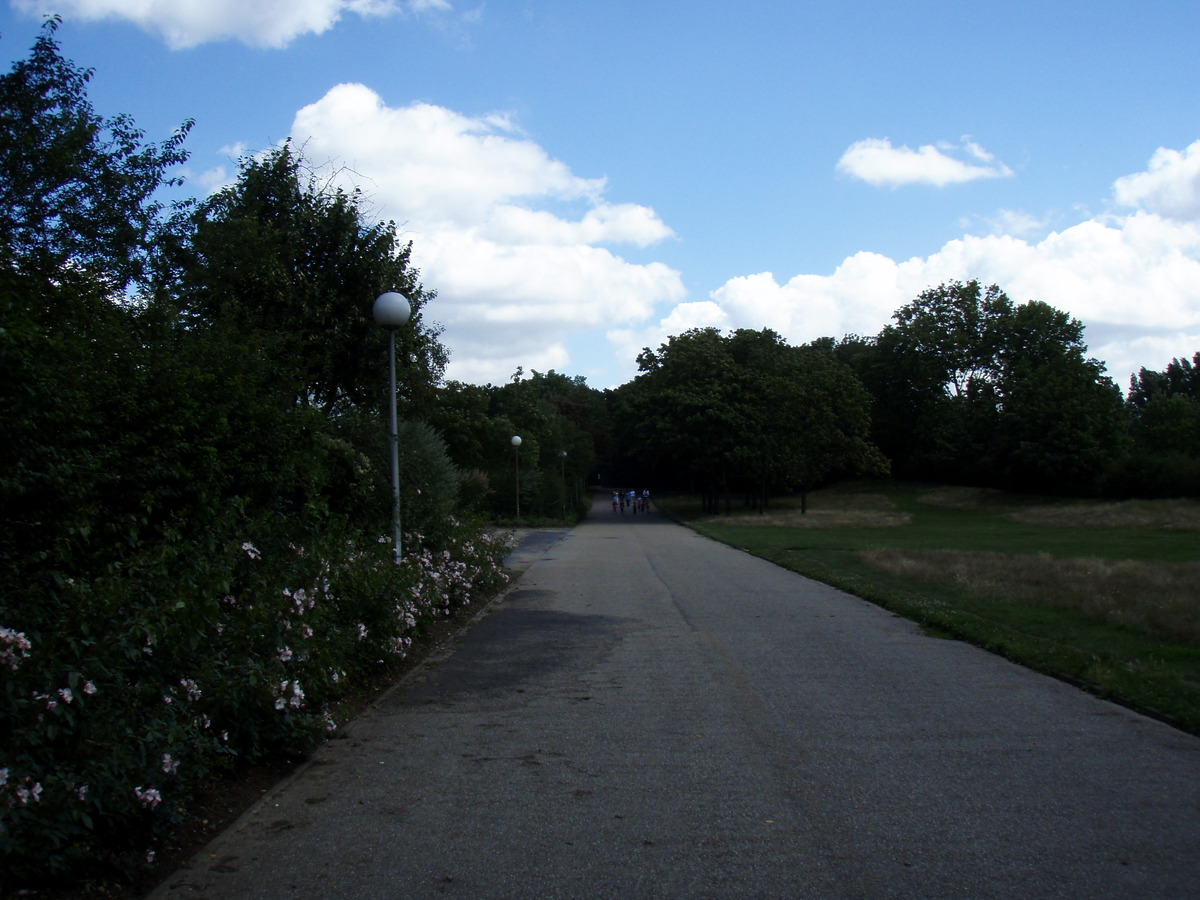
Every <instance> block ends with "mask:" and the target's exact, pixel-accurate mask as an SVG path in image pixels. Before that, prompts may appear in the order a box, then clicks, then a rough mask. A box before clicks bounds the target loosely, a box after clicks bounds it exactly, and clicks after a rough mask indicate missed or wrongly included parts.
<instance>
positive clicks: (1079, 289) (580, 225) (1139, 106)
mask: <svg viewBox="0 0 1200 900" xmlns="http://www.w3.org/2000/svg"><path fill="white" fill-rule="evenodd" d="M0 3H3V5H2V6H0V35H2V37H0V53H2V54H3V55H4V63H5V65H6V67H7V64H9V63H10V62H11V60H13V59H16V58H20V57H23V56H25V55H26V53H27V52H28V49H29V47H30V45H31V43H32V41H33V40H34V38H35V37H36V34H37V31H38V29H39V27H40V21H41V17H42V15H44V14H45V13H50V12H54V13H58V14H60V15H61V16H62V17H63V20H64V24H63V26H62V28H61V29H60V31H59V39H60V43H61V45H62V50H63V53H64V55H66V56H67V57H68V58H70V59H72V60H73V61H75V62H76V63H77V64H79V65H81V66H86V67H92V68H94V69H95V70H96V74H95V78H94V79H93V82H92V85H91V89H90V93H91V97H92V100H93V103H94V104H95V106H96V108H97V110H98V111H99V112H100V113H102V114H105V115H112V114H116V113H128V114H130V115H132V116H133V117H134V119H135V120H136V121H137V123H138V124H139V126H140V127H141V128H142V129H143V130H144V131H145V132H146V133H147V136H148V137H149V138H151V139H155V140H158V139H161V138H163V137H166V136H167V135H168V134H169V133H170V132H171V131H172V130H173V129H174V127H176V126H177V125H178V124H179V123H180V122H182V121H183V120H184V119H187V118H194V119H195V120H196V126H195V130H194V131H193V133H192V135H191V136H190V138H189V140H188V142H187V146H188V148H189V149H190V151H191V154H192V157H191V160H190V162H189V164H188V167H187V173H186V174H187V176H188V182H187V184H188V189H189V190H190V191H192V192H194V193H197V194H204V193H206V192H207V191H210V190H213V189H215V188H217V187H219V186H221V185H223V184H227V183H229V182H230V181H231V180H232V179H234V178H235V177H236V173H237V163H236V160H237V158H238V157H239V156H241V155H246V154H253V153H256V152H259V151H261V150H262V149H264V148H266V147H270V146H272V145H274V144H276V143H278V142H279V141H281V140H283V139H285V138H287V137H289V136H291V137H292V138H293V139H294V140H295V141H296V142H297V143H299V144H301V145H302V146H303V147H304V151H305V154H306V156H307V158H308V159H309V160H310V162H312V163H313V164H314V165H317V166H318V167H326V169H325V170H326V172H327V173H328V177H330V178H335V179H337V178H341V179H345V180H350V181H353V182H354V183H355V184H357V185H359V186H361V187H362V188H363V190H364V192H365V194H366V196H367V197H368V198H369V201H370V204H371V209H372V210H373V211H374V212H375V213H376V214H377V215H378V216H379V217H380V218H382V219H391V220H395V221H396V222H398V223H400V230H401V233H402V235H403V236H404V237H405V238H406V239H411V240H412V241H413V247H414V257H415V259H416V261H417V264H418V265H419V267H420V268H421V271H422V281H423V282H424V284H425V286H426V287H427V288H431V289H434V290H436V291H438V294H439V296H438V298H437V299H436V300H435V301H434V303H433V304H431V306H430V307H429V309H428V311H427V315H428V317H429V318H430V319H431V320H434V321H437V322H439V323H441V324H443V325H444V327H445V332H444V335H443V340H444V342H445V343H446V345H447V346H448V348H449V349H450V352H451V365H450V369H449V371H448V376H449V377H452V378H458V379H461V380H464V381H474V382H486V381H492V382H501V381H505V380H507V379H508V378H509V377H510V376H511V374H512V373H513V372H514V370H515V369H516V368H517V367H518V366H521V367H523V368H524V369H525V370H526V371H529V370H531V369H535V370H538V371H547V370H549V369H555V370H557V371H560V372H565V373H567V374H570V375H584V376H586V377H587V379H588V383H589V384H591V385H593V386H595V387H602V388H603V387H611V386H615V385H617V384H620V383H622V382H624V381H627V380H629V379H630V378H631V377H633V375H635V374H636V364H635V358H636V355H637V352H638V351H639V350H640V349H641V348H642V347H644V346H652V347H653V346H657V345H658V344H659V343H661V342H662V341H663V340H664V339H665V338H666V337H667V335H669V334H676V333H679V332H680V331H682V330H684V329H686V328H689V327H696V326H708V325H714V326H717V327H720V328H723V329H729V328H739V327H746V328H763V327H769V328H774V329H775V330H776V331H778V332H780V333H781V334H783V335H784V336H785V337H786V338H787V339H788V340H790V341H791V342H793V343H801V342H804V341H808V340H812V339H814V338H817V337H821V336H825V335H831V336H834V337H841V336H842V335H844V334H847V333H859V334H875V333H876V332H878V331H879V329H880V328H882V327H883V326H884V325H886V324H887V323H888V321H889V319H890V316H891V314H892V313H893V312H894V311H895V310H896V309H897V308H898V307H899V306H901V305H903V304H904V303H906V302H908V301H909V300H911V299H912V298H914V297H915V296H916V295H917V294H918V293H919V292H920V291H921V290H923V289H924V288H926V287H929V286H932V285H936V284H939V283H941V282H943V281H947V280H951V279H964V280H965V279H970V278H978V279H980V280H982V281H984V282H986V283H992V282H995V283H998V284H999V285H1000V286H1001V287H1002V288H1004V289H1005V290H1006V291H1007V292H1008V294H1009V295H1010V296H1011V297H1012V298H1013V299H1014V300H1016V301H1018V302H1022V301H1025V300H1030V299H1037V300H1042V301H1045V302H1047V303H1049V304H1051V305H1053V306H1055V307H1058V308H1060V309H1064V310H1067V311H1068V312H1070V313H1071V314H1072V315H1074V316H1076V317H1077V318H1079V319H1080V320H1081V321H1083V322H1084V324H1085V325H1086V326H1087V332H1086V337H1087V340H1088V343H1089V346H1090V348H1091V353H1092V355H1094V356H1096V357H1097V358H1099V359H1102V360H1104V361H1105V362H1106V363H1107V364H1108V367H1109V373H1110V374H1111V375H1112V376H1113V378H1114V379H1115V380H1116V381H1117V383H1118V384H1120V385H1122V386H1125V385H1127V383H1128V380H1129V376H1130V374H1131V373H1132V372H1134V371H1136V369H1137V368H1138V367H1140V366H1146V367H1148V368H1154V369H1162V368H1163V367H1165V365H1166V364H1167V362H1169V361H1170V359H1171V358H1172V357H1177V356H1187V357H1190V356H1191V355H1192V354H1193V353H1195V352H1196V351H1197V350H1200V89H1198V86H1200V53H1197V51H1196V47H1197V46H1200V4H1197V3H1195V2H1194V0H1173V2H1172V0H1168V2H1160V0H1130V2H1104V0H1089V2H1056V0H1042V2H1038V3H1032V2H1003V0H998V2H992V3H988V4H975V3H966V2H961V0H955V2H924V0H908V2H905V3H899V2H895V3H892V2H867V0H842V2H839V3H836V4H835V3H807V2H790V3H784V2H757V0H742V2H738V3H731V2H703V0H693V2H691V3H681V2H675V0H659V2H655V0H636V2H627V0H606V2H592V0H557V2H549V0H527V2H519V0H513V2H503V0H490V2H477V0H465V2H463V0H0Z"/></svg>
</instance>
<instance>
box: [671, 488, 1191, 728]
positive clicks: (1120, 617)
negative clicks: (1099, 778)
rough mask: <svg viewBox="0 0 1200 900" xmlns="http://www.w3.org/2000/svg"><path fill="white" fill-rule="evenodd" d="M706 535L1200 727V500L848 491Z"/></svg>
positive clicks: (688, 513) (735, 518)
mask: <svg viewBox="0 0 1200 900" xmlns="http://www.w3.org/2000/svg"><path fill="white" fill-rule="evenodd" d="M663 499H665V504H664V505H665V506H666V507H667V508H668V510H669V511H670V512H671V513H672V514H673V515H675V516H676V517H678V518H679V519H681V520H683V521H685V522H687V524H689V525H691V526H692V527H693V528H695V529H696V530H697V531H699V532H701V533H703V534H706V535H708V536H710V537H713V538H716V539H717V540H720V541H723V542H725V543H727V544H731V545H733V546H735V547H740V548H742V549H745V550H747V551H749V552H751V553H754V554H756V555H758V556H762V557H764V558H766V559H769V560H771V561H773V562H775V563H778V564H779V565H782V566H785V567H786V568H789V569H792V570H794V571H796V572H800V573H801V574H804V575H807V576H809V577H812V578H816V579H818V580H820V581H824V582H826V583H828V584H832V585H835V586H837V587H839V588H842V589H843V590H846V591H849V592H850V593H853V594H856V595H857V596H860V597H863V598H865V599H867V600H871V601H873V602H875V603H878V604H879V605H881V606H883V607H886V608H887V609H889V610H892V611H893V612H896V613H898V614H900V615H903V616H906V617H908V618H910V619H913V620H915V621H917V622H919V623H920V624H921V625H922V626H924V628H925V629H926V631H927V632H928V633H930V634H932V635H936V636H938V637H946V638H956V639H961V640H965V641H970V642H971V643H974V644H977V645H979V646H981V647H984V648H986V649H988V650H990V651H993V652H995V653H999V654H1002V655H1004V656H1006V657H1008V658H1010V659H1012V660H1014V661H1016V662H1019V663H1021V664H1023V665H1027V666H1029V667H1031V668H1034V669H1038V670H1040V671H1043V672H1046V673H1049V674H1052V675H1055V676H1058V677H1061V678H1066V679H1068V680H1070V681H1073V682H1075V683H1077V684H1079V685H1081V686H1082V687H1085V688H1086V689H1088V690H1091V691H1093V692H1095V693H1097V694H1099V695H1101V696H1104V697H1108V698H1110V699H1113V700H1116V701H1118V702H1122V703H1126V704H1128V705H1130V706H1132V707H1134V708H1137V709H1141V710H1143V711H1145V712H1148V713H1151V714H1154V715H1157V716H1160V717H1162V718H1164V719H1166V720H1167V721H1169V722H1171V723H1172V724H1174V725H1176V726H1177V727H1179V728H1182V729H1184V730H1187V731H1190V732H1192V733H1195V734H1200V502H1197V501H1191V500H1171V501H1129V502H1123V503H1112V502H1085V501H1062V500H1057V501H1055V500H1047V499H1046V498H1033V497H1021V496H1015V495H1009V494H1003V493H1000V492H997V491H984V490H978V489H973V488H949V487H942V488H938V487H932V486H928V485H910V484H900V483H890V482H884V483H878V482H875V483H860V484H849V485H841V486H837V487H833V488H828V489H825V490H823V491H819V492H815V493H813V494H812V495H810V497H809V508H808V513H807V514H805V515H801V513H800V511H799V502H798V500H797V501H796V502H795V503H792V502H791V501H790V500H780V501H778V502H777V503H776V504H775V506H774V508H773V509H771V510H769V511H768V513H767V514H766V515H758V514H755V513H745V514H735V515H731V516H704V515H702V514H701V512H700V505H699V502H698V501H697V500H693V499H690V498H686V497H671V498H663Z"/></svg>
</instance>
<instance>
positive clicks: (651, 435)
mask: <svg viewBox="0 0 1200 900" xmlns="http://www.w3.org/2000/svg"><path fill="white" fill-rule="evenodd" d="M640 362H641V365H642V369H643V374H642V375H639V376H638V377H637V378H636V379H634V381H633V382H631V383H630V384H629V385H626V386H624V387H623V388H621V389H620V391H619V392H618V393H619V394H620V397H619V400H618V403H617V404H616V405H617V412H618V415H619V417H620V419H619V425H618V430H619V431H621V432H622V433H623V434H624V435H625V437H624V441H625V446H626V448H627V450H628V452H630V453H632V454H633V456H634V458H635V459H636V460H638V461H639V462H640V463H641V464H642V465H643V466H646V467H647V468H648V469H649V470H651V471H657V472H658V473H660V474H662V475H665V474H666V473H668V472H673V473H675V475H676V477H678V476H679V475H680V474H683V475H688V476H691V477H692V478H693V479H695V481H696V482H697V484H698V485H699V486H700V487H701V493H702V495H703V496H704V498H705V506H706V508H707V509H708V510H709V511H710V512H715V511H716V510H717V507H718V502H719V501H721V500H723V501H724V505H725V509H726V511H728V510H729V505H730V490H731V488H732V487H733V486H734V485H735V484H741V485H743V486H745V487H747V488H748V496H749V497H751V498H752V502H753V503H754V505H756V506H757V507H758V508H759V509H760V510H762V509H764V508H765V504H766V500H767V497H768V495H769V493H770V492H771V490H772V489H778V490H790V489H799V490H800V491H801V494H802V506H804V505H805V501H806V500H807V494H808V491H809V490H811V489H812V488H813V487H814V486H816V485H817V484H818V483H820V482H821V481H822V480H823V479H825V478H828V477H830V476H832V475H834V474H878V473H881V472H882V471H884V470H886V461H885V460H884V458H883V457H882V456H881V455H880V454H879V452H878V451H877V450H876V449H875V448H874V447H872V446H871V445H870V443H869V440H868V429H869V426H870V418H869V404H870V398H869V396H868V395H867V393H866V392H865V391H864V390H863V388H862V385H861V384H859V382H858V380H857V378H855V376H854V373H853V372H852V371H851V370H850V369H849V368H848V367H847V366H845V365H844V364H842V363H840V362H838V361H837V360H835V359H834V358H833V356H832V355H831V354H830V353H829V352H828V350H827V349H822V348H814V347H790V346H788V345H787V343H786V342H785V341H784V340H783V339H782V338H781V337H780V336H779V335H778V334H776V333H775V332H773V331H770V330H769V329H764V330H762V331H751V330H747V329H742V330H738V331H735V332H733V333H732V334H730V335H729V336H722V335H721V334H720V332H719V331H717V330H716V329H712V328H709V329H699V330H694V331H689V332H686V333H684V334H683V335H680V336H677V337H671V338H670V339H669V340H668V342H667V343H666V344H664V345H662V346H661V347H660V348H659V349H658V351H655V352H652V351H650V350H646V351H644V352H643V354H642V356H641V359H640Z"/></svg>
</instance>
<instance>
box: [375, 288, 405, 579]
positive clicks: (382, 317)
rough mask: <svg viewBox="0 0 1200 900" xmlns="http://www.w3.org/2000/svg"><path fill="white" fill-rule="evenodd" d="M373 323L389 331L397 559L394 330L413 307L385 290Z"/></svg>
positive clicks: (397, 433)
mask: <svg viewBox="0 0 1200 900" xmlns="http://www.w3.org/2000/svg"><path fill="white" fill-rule="evenodd" d="M371 312H372V314H373V315H374V317H375V324H376V325H379V326H380V327H382V328H386V329H387V330H388V371H389V372H390V373H391V390H390V391H389V394H388V396H389V398H390V400H391V404H390V410H391V432H390V434H391V438H392V532H393V538H394V547H395V561H396V562H397V563H399V562H400V557H401V555H402V552H403V545H402V539H401V537H400V430H399V428H398V426H397V424H396V329H397V328H400V327H401V326H402V325H404V323H405V322H407V321H408V318H409V316H411V315H412V307H411V306H409V305H408V300H407V299H406V298H405V297H404V295H403V294H397V293H396V292H395V291H388V292H387V293H385V294H380V295H379V296H378V297H376V298H375V305H374V307H372V310H371Z"/></svg>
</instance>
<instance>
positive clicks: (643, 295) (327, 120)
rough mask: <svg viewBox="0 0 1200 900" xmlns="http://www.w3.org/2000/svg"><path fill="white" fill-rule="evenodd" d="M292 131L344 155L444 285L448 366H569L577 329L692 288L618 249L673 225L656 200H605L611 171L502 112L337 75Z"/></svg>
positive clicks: (456, 374)
mask: <svg viewBox="0 0 1200 900" xmlns="http://www.w3.org/2000/svg"><path fill="white" fill-rule="evenodd" d="M292 136H293V138H294V139H295V140H296V142H297V143H298V144H299V145H301V146H303V147H304V153H305V156H306V157H307V158H308V159H309V160H310V161H311V162H313V163H316V164H320V163H321V162H323V161H324V160H329V161H331V162H332V163H333V164H334V165H335V166H344V167H346V170H345V171H344V172H343V175H342V176H341V177H344V178H346V179H347V180H351V179H352V180H353V181H355V182H356V183H358V184H359V185H361V186H362V187H363V188H364V191H365V192H366V193H367V195H368V196H369V197H370V200H371V202H372V203H373V204H375V205H376V206H377V207H378V210H379V212H380V214H381V215H383V216H385V217H387V218H390V219H394V220H396V221H397V222H399V223H401V227H402V230H403V232H404V235H405V236H407V237H411V238H412V240H413V255H414V261H415V263H416V265H417V266H418V267H419V268H420V270H421V280H422V282H423V283H424V284H425V285H427V286H428V287H431V288H435V289H436V290H437V292H438V299H437V301H436V303H435V304H434V306H433V307H431V308H430V310H429V315H430V317H431V318H433V319H434V320H436V321H438V322H440V323H442V324H444V325H445V328H446V331H445V335H444V340H445V342H446V344H447V346H448V347H450V349H451V351H452V358H451V363H450V368H449V370H448V372H447V375H448V376H449V377H451V378H457V379H462V380H466V381H503V380H506V379H507V378H508V376H509V375H510V374H511V373H512V372H513V371H514V370H515V368H516V366H517V365H521V366H524V367H525V368H526V369H530V368H534V369H538V370H539V371H540V370H543V369H548V368H556V369H559V370H562V369H564V368H566V367H568V366H569V363H570V357H569V354H568V352H567V350H566V343H567V339H568V336H569V335H570V334H572V333H575V332H579V331H582V330H585V329H589V328H605V329H607V328H620V327H622V326H625V325H628V324H630V323H635V322H642V321H644V320H645V319H647V318H649V317H650V316H651V315H652V314H653V312H654V309H655V306H656V304H659V303H663V302H666V303H676V302H679V301H680V300H682V299H683V297H684V294H685V291H684V288H683V284H682V281H681V279H680V276H679V273H678V272H675V271H674V270H672V269H670V268H668V267H667V266H665V265H663V264H662V263H657V262H652V263H647V264H633V263H630V262H628V261H626V260H624V259H623V258H621V257H620V256H618V255H617V254H616V253H614V252H613V251H612V250H611V249H610V247H611V246H613V245H620V244H629V245H633V246H636V247H646V246H649V245H651V244H654V243H656V242H658V241H661V240H663V239H665V238H668V237H671V236H672V231H671V229H670V228H668V227H667V226H666V224H665V223H663V222H662V220H661V219H659V218H658V216H657V215H656V214H655V212H654V211H653V210H652V209H650V208H648V207H645V206H640V205H637V204H632V203H611V202H609V201H607V200H606V199H605V198H604V192H605V190H606V187H607V185H606V183H605V180H604V179H603V178H583V177H580V176H577V175H575V174H574V173H573V172H571V170H570V168H569V167H568V166H567V165H566V164H564V163H563V162H561V161H559V160H556V159H553V158H552V157H551V156H550V155H549V154H548V153H546V151H545V150H544V149H543V148H542V147H540V146H539V145H538V144H537V143H535V142H534V141H532V140H529V139H528V138H527V137H525V136H523V135H522V134H521V133H520V131H519V129H518V128H517V127H516V126H515V125H514V123H513V122H512V121H511V120H510V119H509V118H507V117H506V116H503V115H490V116H481V117H470V116H465V115H463V114H461V113H457V112H454V111H452V110H449V109H446V108H444V107H440V106H434V105H431V104H427V103H415V104H412V105H410V106H405V107H398V108H393V107H388V106H387V105H386V104H385V103H384V102H383V100H382V99H381V98H380V97H379V96H378V95H377V94H375V93H374V92H373V91H371V90H370V89H369V88H366V87H364V86H363V85H359V84H343V85H338V86H337V87H335V88H333V89H331V90H330V91H329V92H328V93H326V95H325V96H324V97H322V98H321V99H320V100H319V101H317V102H316V103H313V104H311V105H310V106H307V107H305V108H304V109H301V110H300V111H299V112H298V113H297V114H296V118H295V122H294V123H293V127H292ZM564 210H572V211H574V213H575V215H569V214H568V213H567V212H564Z"/></svg>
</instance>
